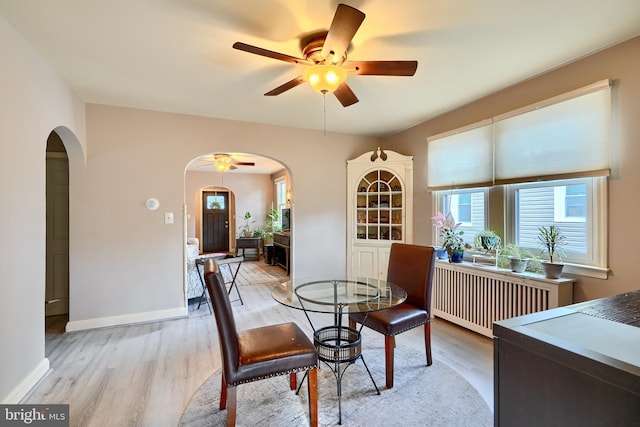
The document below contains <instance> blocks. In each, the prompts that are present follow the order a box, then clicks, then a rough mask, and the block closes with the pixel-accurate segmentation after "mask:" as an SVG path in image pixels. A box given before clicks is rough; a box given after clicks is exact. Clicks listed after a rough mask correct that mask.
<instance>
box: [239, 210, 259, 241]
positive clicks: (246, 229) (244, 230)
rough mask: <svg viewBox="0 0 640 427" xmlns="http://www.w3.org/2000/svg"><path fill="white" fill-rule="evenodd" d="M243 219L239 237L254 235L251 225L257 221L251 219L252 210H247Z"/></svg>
mask: <svg viewBox="0 0 640 427" xmlns="http://www.w3.org/2000/svg"><path fill="white" fill-rule="evenodd" d="M243 220H244V223H243V224H242V225H240V227H238V237H253V231H251V225H252V224H255V221H252V220H251V212H249V211H247V212H245V214H244V217H243Z"/></svg>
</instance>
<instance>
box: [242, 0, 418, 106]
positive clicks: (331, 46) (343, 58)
mask: <svg viewBox="0 0 640 427" xmlns="http://www.w3.org/2000/svg"><path fill="white" fill-rule="evenodd" d="M364 18H365V14H364V13H363V12H361V11H359V10H358V9H355V8H353V7H351V6H347V5H345V4H339V5H338V8H337V10H336V13H335V15H334V17H333V21H332V22H331V26H330V27H329V31H328V32H324V31H323V32H321V33H315V34H314V35H312V36H309V37H307V38H305V40H302V41H301V46H302V55H303V56H304V58H296V57H294V56H290V55H287V54H284V53H279V52H274V51H271V50H267V49H263V48H260V47H256V46H252V45H249V44H246V43H242V42H235V43H234V44H233V48H234V49H238V50H242V51H245V52H249V53H253V54H256V55H261V56H266V57H268V58H273V59H277V60H280V61H284V62H289V63H292V64H301V65H305V66H306V67H307V68H305V70H304V72H303V73H302V75H301V76H298V77H296V78H294V79H293V80H290V81H288V82H286V83H284V84H283V85H281V86H278V87H277V88H275V89H273V90H271V91H269V92H267V93H265V96H275V95H280V94H281V93H283V92H285V91H287V90H289V89H292V88H294V87H296V86H298V85H300V84H302V83H304V82H308V83H309V84H310V85H311V87H312V88H313V89H314V90H315V91H316V92H319V93H322V94H327V93H333V94H334V95H335V96H336V98H338V100H339V101H340V103H341V104H342V105H343V106H344V107H348V106H349V105H352V104H355V103H356V102H358V97H357V96H356V95H355V94H354V93H353V91H352V90H351V88H350V87H349V85H347V83H346V78H347V74H357V75H368V76H413V75H414V74H415V72H416V69H417V68H418V61H348V60H347V48H348V47H349V45H350V44H351V40H352V39H353V36H354V35H355V34H356V31H358V28H360V24H362V21H364Z"/></svg>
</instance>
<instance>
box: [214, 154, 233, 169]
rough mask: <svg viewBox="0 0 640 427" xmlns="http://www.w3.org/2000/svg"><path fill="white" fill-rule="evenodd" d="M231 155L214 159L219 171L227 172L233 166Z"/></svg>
mask: <svg viewBox="0 0 640 427" xmlns="http://www.w3.org/2000/svg"><path fill="white" fill-rule="evenodd" d="M231 164H232V163H231V157H226V156H225V157H217V158H216V159H215V160H214V161H213V166H214V167H215V168H216V170H217V171H218V172H226V171H228V170H229V169H230V168H231Z"/></svg>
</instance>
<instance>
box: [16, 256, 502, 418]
mask: <svg viewBox="0 0 640 427" xmlns="http://www.w3.org/2000/svg"><path fill="white" fill-rule="evenodd" d="M240 271H241V274H240V273H239V275H238V283H239V284H240V292H242V297H243V299H244V305H240V304H239V302H235V303H233V307H234V315H235V317H236V322H237V324H238V328H239V329H241V330H242V329H248V328H253V327H258V326H262V325H267V324H274V323H281V322H288V321H295V322H296V323H298V324H299V325H300V327H301V328H302V329H303V330H304V331H305V332H307V333H308V334H309V335H311V334H312V328H311V326H310V325H309V322H308V321H307V319H306V317H305V316H304V313H303V312H302V311H300V310H294V309H291V308H288V307H284V306H282V305H280V304H278V303H277V302H276V301H275V300H273V298H272V297H271V288H272V286H273V285H274V284H275V283H277V281H279V280H286V278H287V276H286V274H285V272H284V270H283V269H281V268H280V267H272V266H268V265H266V264H264V263H263V262H259V261H250V262H246V261H245V262H244V263H243V266H242V268H241V270H240ZM310 317H311V320H312V322H314V324H316V327H320V326H324V325H325V324H329V323H331V322H332V317H331V316H330V315H321V314H313V315H311V316H310ZM362 334H363V340H378V341H380V345H382V342H383V337H382V336H381V335H379V334H377V333H375V332H373V331H371V330H367V329H363V332H362ZM396 342H397V345H399V346H400V345H407V346H412V347H414V348H416V349H417V350H421V351H424V340H423V335H422V329H421V328H416V329H415V330H412V331H409V332H406V333H403V334H401V335H399V336H398V337H397V339H396ZM45 346H46V353H47V357H48V358H49V360H50V363H51V372H50V373H49V374H48V375H47V376H46V377H45V378H44V379H43V380H42V381H41V382H40V383H39V384H38V386H37V387H36V388H35V389H34V390H33V391H32V392H31V394H30V395H29V396H28V397H27V398H26V399H25V400H24V402H25V403H43V404H51V403H68V404H69V405H70V418H71V425H72V426H82V427H85V426H98V427H102V426H105V425H118V426H153V427H157V426H176V425H178V423H179V420H180V416H181V415H182V412H183V410H184V408H185V407H186V406H187V405H188V403H189V400H190V399H191V397H192V395H193V394H194V393H195V392H196V391H197V390H198V388H199V387H200V386H201V385H202V384H203V383H204V382H205V381H206V380H207V379H208V378H209V376H211V374H213V372H215V371H216V370H217V369H219V368H220V366H221V362H220V352H219V347H218V346H219V344H218V337H217V331H216V327H215V321H214V318H213V316H212V315H211V314H210V313H209V310H208V308H207V307H206V305H202V307H201V308H200V309H199V310H196V309H195V305H194V306H191V307H190V315H189V317H185V318H182V319H175V320H167V321H161V322H153V323H145V324H136V325H129V326H121V327H113V328H106V329H97V330H91V331H79V332H71V333H66V334H56V335H51V334H48V335H47V338H46V343H45ZM432 347H433V355H434V360H435V361H436V362H441V363H447V365H449V366H450V367H452V368H453V369H454V370H456V371H457V372H458V373H459V374H460V375H462V376H463V377H464V378H465V379H467V381H469V383H470V384H472V385H473V386H474V387H475V388H476V389H477V390H478V391H479V392H480V394H481V395H482V397H483V398H484V399H485V401H487V403H488V404H489V406H490V407H491V408H492V407H493V347H492V342H491V340H490V339H488V338H486V337H483V336H481V335H478V334H476V333H473V332H470V331H467V330H465V329H462V328H460V327H458V326H455V325H452V324H450V323H448V322H446V321H443V320H440V319H434V321H433V322H432ZM367 357H375V356H373V355H371V356H369V355H367Z"/></svg>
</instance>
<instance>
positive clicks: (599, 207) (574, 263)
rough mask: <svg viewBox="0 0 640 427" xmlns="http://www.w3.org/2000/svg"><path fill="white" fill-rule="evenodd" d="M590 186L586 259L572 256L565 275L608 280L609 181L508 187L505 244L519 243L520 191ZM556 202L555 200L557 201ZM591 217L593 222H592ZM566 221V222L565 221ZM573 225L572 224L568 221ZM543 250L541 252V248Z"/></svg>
mask: <svg viewBox="0 0 640 427" xmlns="http://www.w3.org/2000/svg"><path fill="white" fill-rule="evenodd" d="M582 182H588V184H587V191H586V197H587V220H586V222H587V246H588V248H587V254H586V255H584V256H580V255H576V254H571V253H568V254H567V255H566V256H565V257H564V258H563V263H564V264H565V270H564V271H565V272H566V273H568V274H576V275H582V276H588V277H595V278H600V279H606V278H607V276H608V267H607V266H608V258H607V253H608V247H607V241H608V237H607V224H608V216H607V212H608V207H607V206H608V202H607V201H608V198H607V188H608V180H607V177H592V178H575V179H566V180H558V181H545V182H530V183H519V184H507V185H505V186H504V209H505V230H506V231H505V242H515V241H516V227H517V224H516V212H517V206H516V203H517V201H516V191H517V190H518V189H521V188H535V187H542V186H559V185H572V184H577V183H582ZM554 199H555V197H554ZM554 202H555V200H554ZM589 216H590V217H591V218H589ZM563 221H564V220H563ZM566 222H571V221H566ZM537 249H538V250H539V248H537Z"/></svg>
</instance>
